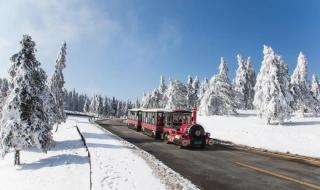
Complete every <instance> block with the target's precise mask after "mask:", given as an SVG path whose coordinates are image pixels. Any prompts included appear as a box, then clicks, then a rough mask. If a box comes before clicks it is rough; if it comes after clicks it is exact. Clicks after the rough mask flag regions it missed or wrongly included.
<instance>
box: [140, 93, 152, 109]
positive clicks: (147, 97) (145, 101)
mask: <svg viewBox="0 0 320 190" xmlns="http://www.w3.org/2000/svg"><path fill="white" fill-rule="evenodd" d="M141 107H142V108H151V107H152V98H151V94H150V93H149V92H148V93H146V94H144V95H143V97H142V100H141Z"/></svg>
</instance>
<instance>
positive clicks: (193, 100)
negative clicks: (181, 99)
mask: <svg viewBox="0 0 320 190" xmlns="http://www.w3.org/2000/svg"><path fill="white" fill-rule="evenodd" d="M187 90H188V95H187V98H188V108H190V109H191V108H192V107H197V102H198V91H199V80H198V77H196V78H195V79H193V78H192V77H191V76H188V81H187Z"/></svg>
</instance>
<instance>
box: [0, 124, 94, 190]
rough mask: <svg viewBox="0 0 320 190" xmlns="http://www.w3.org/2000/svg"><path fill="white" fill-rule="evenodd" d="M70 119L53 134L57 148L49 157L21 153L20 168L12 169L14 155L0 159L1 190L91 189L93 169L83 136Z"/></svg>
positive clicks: (14, 167)
mask: <svg viewBox="0 0 320 190" xmlns="http://www.w3.org/2000/svg"><path fill="white" fill-rule="evenodd" d="M73 126H74V121H71V120H68V121H67V122H66V123H64V124H62V125H61V126H60V127H59V130H58V132H57V133H54V140H55V141H56V146H55V147H54V148H53V149H51V150H50V151H48V153H47V154H45V153H42V152H39V151H37V150H30V151H21V165H20V166H13V154H12V153H10V154H8V155H6V157H5V158H4V160H0V184H1V187H0V189H6V190H38V189H39V190H42V189H45V190H57V189H59V190H70V189H77V190H88V189H90V180H89V179H90V172H89V171H90V169H89V160H88V157H87V155H88V154H87V152H86V150H85V147H84V146H83V143H82V141H81V140H80V136H79V134H78V133H77V131H76V129H75V128H74V127H73Z"/></svg>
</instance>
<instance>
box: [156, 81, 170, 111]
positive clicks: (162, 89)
mask: <svg viewBox="0 0 320 190" xmlns="http://www.w3.org/2000/svg"><path fill="white" fill-rule="evenodd" d="M166 91H167V85H166V83H165V81H164V78H163V76H162V75H161V76H160V85H159V88H158V92H159V105H158V108H164V107H166V105H167V101H168V98H167V97H166Z"/></svg>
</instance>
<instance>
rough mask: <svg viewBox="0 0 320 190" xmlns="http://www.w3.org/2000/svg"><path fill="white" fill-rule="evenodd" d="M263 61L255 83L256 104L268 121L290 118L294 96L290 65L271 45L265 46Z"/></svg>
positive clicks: (259, 113)
mask: <svg viewBox="0 0 320 190" xmlns="http://www.w3.org/2000/svg"><path fill="white" fill-rule="evenodd" d="M263 54H264V57H263V61H262V65H261V68H260V72H259V74H258V76H257V83H256V85H255V88H254V89H255V97H254V102H253V104H254V106H255V107H256V109H257V111H258V115H259V117H264V118H265V119H266V120H267V123H268V124H270V123H271V121H277V122H278V123H280V124H281V123H283V122H284V121H285V120H286V119H290V117H291V115H290V114H291V112H292V108H291V106H290V104H291V102H292V100H293V97H292V95H291V93H290V78H289V74H288V66H287V65H286V64H285V63H284V61H283V60H282V58H281V57H280V56H279V55H277V54H275V53H274V51H273V50H272V48H271V47H267V46H264V49H263Z"/></svg>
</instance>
